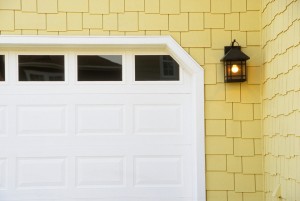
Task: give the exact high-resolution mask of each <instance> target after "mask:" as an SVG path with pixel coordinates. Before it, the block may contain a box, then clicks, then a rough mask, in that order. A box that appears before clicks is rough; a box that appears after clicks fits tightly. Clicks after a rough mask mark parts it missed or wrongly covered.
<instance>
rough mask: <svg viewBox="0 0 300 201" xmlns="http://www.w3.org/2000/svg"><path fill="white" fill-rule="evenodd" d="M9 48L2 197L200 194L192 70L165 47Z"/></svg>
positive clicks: (6, 200) (0, 111)
mask: <svg viewBox="0 0 300 201" xmlns="http://www.w3.org/2000/svg"><path fill="white" fill-rule="evenodd" d="M3 55H4V56H2V57H1V58H2V61H4V60H5V62H2V66H4V70H2V71H1V72H2V77H3V78H2V81H1V83H0V84H1V86H0V93H1V98H0V200H1V201H11V200H20V201H25V200H26V201H27V200H28V201H29V200H30V201H34V200H38V201H46V200H47V201H48V200H57V201H75V200H76V201H96V200H105V201H143V200H145V201H192V200H193V201H194V200H198V198H197V197H196V196H197V193H196V192H195V190H196V189H197V188H198V187H197V177H198V175H197V170H196V168H197V160H196V157H197V154H196V153H195V152H196V143H195V142H194V141H195V140H196V138H195V135H194V132H195V125H194V124H195V121H194V120H193V118H195V116H194V109H195V108H194V101H193V100H194V99H193V93H192V90H191V89H192V81H191V80H192V79H191V75H190V74H189V73H188V72H187V71H185V70H184V68H182V67H181V66H177V64H178V62H176V61H175V60H173V59H172V57H169V56H166V52H164V54H162V52H153V51H152V52H151V53H150V52H149V51H148V52H143V51H140V50H139V51H138V52H137V51H127V52H125V51H116V50H113V51H111V52H109V51H107V50H106V51H97V50H93V51H80V50H76V51H74V50H72V51H69V50H68V51H67V50H57V51H46V50H43V49H41V50H32V49H31V50H30V51H27V50H24V51H11V52H8V53H6V54H3ZM178 65H179V64H178ZM180 65H181V64H180ZM155 68H157V69H158V70H153V69H155ZM1 72H0V73H1ZM101 74H102V75H105V76H103V77H101Z"/></svg>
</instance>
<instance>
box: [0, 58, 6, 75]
mask: <svg viewBox="0 0 300 201" xmlns="http://www.w3.org/2000/svg"><path fill="white" fill-rule="evenodd" d="M0 81H5V56H4V55H0Z"/></svg>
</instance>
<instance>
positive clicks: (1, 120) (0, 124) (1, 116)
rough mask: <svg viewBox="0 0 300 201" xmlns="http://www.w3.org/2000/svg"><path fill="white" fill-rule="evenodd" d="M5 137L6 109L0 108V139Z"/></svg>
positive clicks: (4, 107)
mask: <svg viewBox="0 0 300 201" xmlns="http://www.w3.org/2000/svg"><path fill="white" fill-rule="evenodd" d="M6 135H7V107H6V106H0V137H3V136H6Z"/></svg>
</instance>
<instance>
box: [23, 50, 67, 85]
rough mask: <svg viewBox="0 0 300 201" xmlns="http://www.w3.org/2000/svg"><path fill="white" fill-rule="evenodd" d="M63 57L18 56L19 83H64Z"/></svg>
mask: <svg viewBox="0 0 300 201" xmlns="http://www.w3.org/2000/svg"><path fill="white" fill-rule="evenodd" d="M64 80H65V66H64V56H63V55H19V81H64Z"/></svg>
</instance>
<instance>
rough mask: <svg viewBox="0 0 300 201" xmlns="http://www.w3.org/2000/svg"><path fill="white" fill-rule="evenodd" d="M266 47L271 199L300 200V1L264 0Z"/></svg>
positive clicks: (265, 114)
mask: <svg viewBox="0 0 300 201" xmlns="http://www.w3.org/2000/svg"><path fill="white" fill-rule="evenodd" d="M262 48H263V55H264V56H263V58H264V59H263V64H264V65H263V71H264V75H263V76H262V77H263V79H262V83H263V84H262V86H263V97H262V98H263V116H262V119H263V138H264V144H265V150H264V158H265V162H264V166H265V168H264V172H265V195H266V200H267V201H269V200H277V199H274V198H273V197H272V193H273V191H274V190H275V189H276V188H277V187H278V186H279V185H280V187H279V192H278V195H280V196H281V197H282V198H283V199H278V200H288V201H289V200H300V1H299V0H287V1H280V0H277V1H273V0H272V1H271V0H263V1H262ZM280 191H281V192H280Z"/></svg>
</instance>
